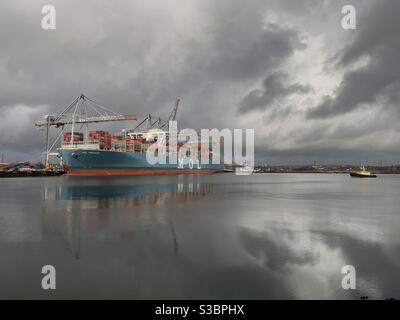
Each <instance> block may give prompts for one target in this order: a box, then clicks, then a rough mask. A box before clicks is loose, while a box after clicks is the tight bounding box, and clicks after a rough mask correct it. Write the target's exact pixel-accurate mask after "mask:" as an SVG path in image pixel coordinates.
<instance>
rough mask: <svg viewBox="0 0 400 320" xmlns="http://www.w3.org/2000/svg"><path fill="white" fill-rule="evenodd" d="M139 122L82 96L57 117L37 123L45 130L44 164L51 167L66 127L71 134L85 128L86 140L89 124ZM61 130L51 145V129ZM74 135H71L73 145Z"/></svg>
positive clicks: (133, 117)
mask: <svg viewBox="0 0 400 320" xmlns="http://www.w3.org/2000/svg"><path fill="white" fill-rule="evenodd" d="M127 120H137V118H136V116H135V115H122V114H118V113H116V112H114V111H111V110H109V109H108V108H106V107H104V106H102V105H100V104H98V103H97V102H95V101H94V100H92V99H90V98H88V97H87V96H85V95H84V94H81V95H80V96H78V97H77V98H75V99H74V101H72V103H70V104H69V105H68V106H67V107H65V108H62V109H61V110H60V111H59V112H58V113H57V114H56V115H45V116H44V120H41V121H38V122H36V123H35V126H36V127H38V128H39V129H40V130H45V139H46V140H45V156H44V163H45V166H46V167H47V166H48V165H49V156H55V155H58V153H57V152H53V150H54V148H55V146H56V144H57V142H58V141H59V140H61V137H62V135H63V132H64V126H66V125H71V132H72V133H74V132H75V131H74V130H75V126H77V125H81V127H80V130H81V129H83V127H85V129H86V132H85V134H86V137H85V138H86V139H87V133H88V126H89V123H99V122H109V121H127ZM51 127H55V128H57V129H60V132H59V134H58V135H57V138H56V139H55V140H54V142H53V143H52V144H50V128H51ZM73 137H74V135H73V134H71V144H72V143H73Z"/></svg>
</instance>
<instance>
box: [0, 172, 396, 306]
mask: <svg viewBox="0 0 400 320" xmlns="http://www.w3.org/2000/svg"><path fill="white" fill-rule="evenodd" d="M399 190H400V176H395V175H381V176H380V177H379V178H378V179H354V178H353V179H352V178H350V177H348V176H347V175H318V174H282V175H281V174H255V175H252V176H248V177H243V176H242V177H238V176H235V175H232V174H219V175H210V176H171V177H129V178H128V177H126V178H90V179H86V178H71V177H70V178H69V177H59V178H43V179H42V178H14V179H0V254H1V256H0V298H124V299H125V298H126V299H148V298H150V299H180V298H183V299H198V298H201V299H203V298H205V299H220V298H221V299H239V298H240V299H242V298H243V299H276V298H278V299H279V298H283V299H295V298H300V299H315V298H318V299H333V298H343V299H359V297H360V296H363V295H367V296H369V297H370V298H390V297H393V298H398V299H399V298H400V232H399V229H400V212H399V211H400V197H399ZM45 264H51V265H54V266H55V268H56V270H57V289H56V290H55V291H44V290H42V289H41V279H42V276H43V275H42V274H41V268H42V266H43V265H45ZM347 264H351V265H353V266H354V267H355V268H356V270H357V289H356V290H349V291H346V290H343V289H342V287H341V281H342V276H343V275H342V274H341V268H342V266H343V265H347Z"/></svg>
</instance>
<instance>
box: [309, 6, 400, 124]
mask: <svg viewBox="0 0 400 320" xmlns="http://www.w3.org/2000/svg"><path fill="white" fill-rule="evenodd" d="M374 4H375V5H374V6H372V7H371V8H370V10H369V11H368V13H366V14H365V16H362V17H359V26H358V30H357V31H354V32H357V34H356V37H355V40H354V41H353V42H352V43H350V44H348V45H347V46H345V47H344V49H343V51H342V52H340V53H339V61H338V63H337V65H338V66H339V67H342V68H344V69H345V70H346V69H349V68H350V67H351V65H352V63H355V62H358V61H359V59H361V58H365V59H368V60H367V63H366V65H365V66H362V67H360V68H358V69H356V70H351V71H347V72H346V73H345V75H344V77H343V80H342V82H341V83H340V85H339V87H338V89H337V91H336V93H335V95H334V96H332V97H331V96H326V97H325V99H324V100H323V101H322V103H321V104H320V105H318V106H317V107H316V108H315V109H312V110H310V112H309V113H308V117H309V118H327V117H330V116H336V115H341V114H345V113H348V112H350V111H352V110H355V109H357V108H359V107H362V106H364V107H368V105H369V104H375V103H377V102H378V103H380V102H382V101H381V100H380V97H383V98H390V96H391V97H392V99H391V100H392V102H394V101H393V100H394V99H393V98H394V96H393V95H391V94H390V95H389V96H388V92H389V93H390V92H391V93H392V94H394V92H395V91H396V90H393V88H397V89H400V64H399V63H398V57H399V52H400V37H399V33H400V24H399V23H398V19H399V16H398V15H399V12H400V2H399V1H397V0H384V1H377V2H374ZM396 102H397V103H398V102H399V100H396Z"/></svg>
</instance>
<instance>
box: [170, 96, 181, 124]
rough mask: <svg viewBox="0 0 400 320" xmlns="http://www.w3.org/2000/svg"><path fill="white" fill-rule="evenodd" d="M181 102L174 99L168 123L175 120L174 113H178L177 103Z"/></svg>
mask: <svg viewBox="0 0 400 320" xmlns="http://www.w3.org/2000/svg"><path fill="white" fill-rule="evenodd" d="M180 101H181V99H176V101H175V106H174V108H173V109H172V112H171V115H170V116H169V119H168V121H175V119H176V113H177V111H178V106H179V102H180Z"/></svg>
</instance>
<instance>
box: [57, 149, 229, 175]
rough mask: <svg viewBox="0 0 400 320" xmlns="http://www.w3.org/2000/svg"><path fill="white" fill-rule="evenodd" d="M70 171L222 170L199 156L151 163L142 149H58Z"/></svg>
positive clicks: (169, 171)
mask: <svg viewBox="0 0 400 320" xmlns="http://www.w3.org/2000/svg"><path fill="white" fill-rule="evenodd" d="M59 152H60V155H61V157H62V159H63V162H64V163H65V164H66V165H67V166H68V173H69V174H70V175H94V176H99V175H119V176H120V175H154V174H196V173H212V172H215V171H219V170H223V165H222V164H201V163H199V161H198V160H194V161H193V160H190V159H189V158H183V159H180V161H179V162H178V164H177V163H171V164H170V163H168V162H169V159H168V158H167V159H166V162H167V163H166V164H160V163H156V164H151V163H149V162H148V161H147V158H146V154H145V153H135V152H118V151H106V150H69V149H60V151H59Z"/></svg>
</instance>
